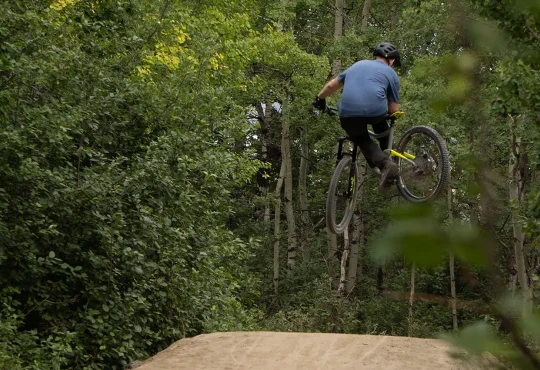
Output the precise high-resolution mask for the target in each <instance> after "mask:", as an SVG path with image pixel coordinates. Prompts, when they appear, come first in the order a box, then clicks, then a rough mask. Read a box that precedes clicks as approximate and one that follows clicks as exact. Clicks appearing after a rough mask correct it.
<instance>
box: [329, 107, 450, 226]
mask: <svg viewBox="0 0 540 370" xmlns="http://www.w3.org/2000/svg"><path fill="white" fill-rule="evenodd" d="M336 111H337V109H336V108H333V107H327V108H326V111H325V112H326V113H328V114H330V115H335V112H336ZM404 114H405V113H403V112H395V113H393V114H392V115H388V116H387V118H386V120H387V122H388V123H389V126H390V128H389V129H388V130H387V131H385V132H383V133H380V134H375V133H374V132H372V131H369V135H370V136H371V137H373V138H376V139H377V138H382V137H386V136H389V148H388V149H386V150H385V152H386V153H388V154H389V155H390V157H391V158H392V159H393V160H394V161H395V162H396V163H397V165H398V167H399V175H398V176H397V178H395V179H393V180H391V183H390V185H392V182H393V183H395V184H396V186H397V189H398V192H399V194H401V196H402V197H403V198H405V199H406V200H408V201H409V202H412V203H424V202H428V201H432V200H434V199H436V198H437V197H438V196H439V195H440V193H441V192H442V191H443V189H444V187H445V185H446V183H447V181H448V172H449V170H450V161H449V158H448V149H447V148H446V143H445V141H444V139H443V138H442V137H441V135H440V134H439V133H438V132H437V131H435V130H434V129H432V128H431V127H427V126H415V127H412V128H410V129H409V130H407V131H406V132H405V133H404V134H403V136H402V137H401V139H400V140H399V142H398V145H397V147H396V150H393V149H392V142H393V138H394V126H395V124H396V121H397V120H398V119H400V118H401V117H403V116H404ZM357 155H358V146H357V145H356V144H355V143H354V142H353V141H352V140H351V138H349V137H340V138H339V139H338V153H337V160H336V169H335V170H334V174H333V176H332V180H331V181H330V187H329V188H328V198H327V201H326V224H327V226H328V229H330V231H331V232H333V233H334V234H338V233H342V232H343V231H345V229H346V228H347V227H348V225H349V222H350V220H351V217H352V215H353V213H354V210H355V207H356V199H357V197H358V190H359V188H360V186H362V184H359V183H358V180H359V178H360V176H359V171H358V165H357ZM367 167H369V166H367ZM371 170H372V171H373V172H374V173H375V174H376V175H378V176H380V174H381V173H380V170H379V169H378V168H376V167H375V168H371Z"/></svg>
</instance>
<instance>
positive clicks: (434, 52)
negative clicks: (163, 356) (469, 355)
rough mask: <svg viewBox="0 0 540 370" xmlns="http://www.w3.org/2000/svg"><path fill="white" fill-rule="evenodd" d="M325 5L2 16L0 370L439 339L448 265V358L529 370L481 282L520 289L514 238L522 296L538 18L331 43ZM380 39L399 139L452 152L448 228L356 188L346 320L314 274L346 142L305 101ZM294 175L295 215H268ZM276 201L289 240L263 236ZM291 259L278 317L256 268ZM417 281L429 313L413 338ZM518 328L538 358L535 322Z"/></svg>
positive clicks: (125, 6) (385, 22)
mask: <svg viewBox="0 0 540 370" xmlns="http://www.w3.org/2000/svg"><path fill="white" fill-rule="evenodd" d="M366 4H368V5H369V4H371V7H370V8H369V9H368V8H366ZM334 5H335V4H334V1H329V0H294V1H293V0H288V1H278V2H276V1H274V2H271V1H267V0H257V1H255V0H248V1H241V2H238V1H222V0H219V1H218V0H203V1H191V0H185V1H182V2H174V1H169V0H164V1H162V2H148V1H143V0H121V1H110V0H95V1H81V0H55V1H48V0H32V1H22V0H15V1H4V2H3V3H2V13H1V14H0V41H1V42H0V158H1V159H0V368H5V369H18V368H33V369H49V368H50V369H61V368H70V369H71V368H77V369H78V368H80V369H100V368H103V369H105V368H107V369H109V368H116V369H121V368H126V367H127V366H128V365H129V364H130V363H131V362H132V361H134V360H136V359H143V358H146V357H148V356H150V355H152V354H154V353H155V352H157V351H159V350H161V349H163V348H165V347H166V346H167V345H169V344H170V343H172V342H173V341H174V340H177V339H179V338H182V337H185V336H192V335H196V334H199V333H203V332H210V331H226V330H252V329H271V330H286V331H289V330H301V331H330V332H347V333H370V334H374V333H375V334H381V333H386V334H393V335H406V334H407V333H411V332H412V334H413V335H417V336H422V337H433V336H435V335H436V334H437V333H439V332H441V331H446V330H450V329H451V328H452V316H451V312H450V310H449V309H447V307H446V306H445V305H446V298H445V297H447V296H449V295H450V287H449V278H448V270H447V267H446V266H447V256H448V253H449V252H452V253H453V254H454V255H455V256H456V258H457V259H458V262H457V265H456V267H457V273H456V275H457V277H456V285H457V292H458V298H459V300H462V301H463V305H462V307H463V309H460V311H459V313H458V319H459V323H460V325H466V324H468V323H473V322H475V321H477V320H478V319H481V318H483V321H484V322H485V323H486V324H476V325H475V326H472V327H470V328H468V329H466V330H465V331H464V332H463V334H462V337H461V338H462V339H457V342H458V343H461V344H464V345H465V346H466V347H467V348H469V349H472V350H477V351H478V352H481V351H483V350H485V349H490V350H492V351H494V352H497V351H498V352H499V353H498V354H501V355H502V356H506V358H508V359H509V360H511V361H513V362H514V363H516V364H528V362H527V359H526V358H524V357H522V356H521V355H520V352H519V351H515V348H513V349H512V350H508V348H507V347H505V345H504V341H502V340H499V339H497V338H496V336H495V334H493V330H492V329H491V327H492V326H494V324H497V325H499V324H501V323H503V322H504V320H501V316H500V315H499V316H498V315H495V314H493V313H492V312H491V311H489V305H490V304H491V303H493V302H494V301H495V300H496V298H497V296H498V294H499V292H498V286H497V285H498V284H499V283H500V284H499V285H500V286H503V285H505V284H508V285H509V286H511V285H512V284H511V281H512V279H514V288H513V289H514V290H515V286H516V283H515V275H516V273H515V268H514V265H515V262H514V249H513V244H512V243H514V242H515V239H516V238H515V234H514V228H515V227H517V228H518V229H523V230H525V231H526V232H527V235H526V236H525V237H524V239H523V242H524V246H525V247H524V248H525V249H524V250H525V259H526V261H527V266H526V270H527V271H526V277H527V279H528V281H530V282H534V283H531V284H532V286H533V288H536V287H535V286H534V285H535V284H537V281H538V261H540V255H539V254H538V251H537V249H536V247H537V246H538V237H539V235H540V224H539V221H538V220H539V219H540V211H539V209H540V197H539V195H538V194H539V193H538V191H539V189H537V184H536V185H535V181H537V179H538V176H539V171H538V170H539V167H538V166H539V162H540V158H539V157H538V153H539V152H540V151H539V146H538V139H539V138H538V130H537V128H538V111H540V109H538V108H539V107H540V100H539V98H538V94H537V91H538V90H539V88H540V79H539V65H538V42H539V40H538V32H537V27H538V19H539V12H538V11H539V9H540V8H539V7H538V2H536V1H526V0H523V1H510V0H507V1H495V0H493V1H476V0H471V1H466V0H463V1H449V2H439V1H431V0H430V1H413V0H410V1H395V0H384V1H378V2H371V3H370V2H364V1H353V0H351V1H347V4H346V5H347V6H346V9H345V11H344V22H343V26H344V29H345V33H344V35H343V37H339V38H337V39H336V38H335V37H334V21H335V20H334V12H335V7H334ZM380 40H387V41H391V42H393V43H395V44H397V45H398V46H399V47H400V49H401V50H402V54H403V60H404V62H405V63H404V67H403V68H401V70H399V71H398V73H399V74H400V77H401V82H402V94H401V95H402V100H403V101H402V109H403V110H405V111H406V116H405V118H404V119H403V120H400V121H399V124H398V127H397V130H398V132H402V131H404V130H406V129H407V128H409V127H411V126H413V125H428V126H431V127H434V128H436V129H437V130H438V131H439V132H440V133H441V134H443V136H444V137H445V138H446V140H447V145H448V147H449V150H450V153H451V161H452V182H451V191H450V198H449V199H450V201H449V204H450V205H451V206H452V209H451V210H448V209H447V208H446V207H445V206H443V205H442V203H443V202H441V204H437V205H436V206H435V207H414V208H407V207H405V208H404V207H401V206H396V205H397V204H398V202H396V201H395V200H393V199H391V198H392V193H390V194H382V195H381V194H378V193H377V192H376V188H377V184H376V179H375V178H374V177H373V176H366V180H365V183H364V188H363V198H362V200H361V201H360V204H359V210H361V215H362V216H361V223H362V233H361V244H362V245H363V246H364V247H365V248H363V249H361V250H360V251H359V255H360V258H359V262H358V266H357V267H358V272H357V285H356V286H355V287H354V289H352V291H350V292H348V295H347V296H346V297H344V296H343V295H342V294H336V292H337V285H338V284H337V283H338V282H337V280H336V276H337V275H338V274H339V273H338V271H339V261H340V259H341V257H342V256H343V249H342V246H341V245H342V241H343V240H342V239H341V237H340V238H338V242H339V245H340V246H339V248H337V250H334V251H332V250H331V244H330V247H329V242H328V235H327V233H326V230H325V229H324V222H323V221H324V218H323V215H324V207H325V198H326V191H327V186H328V181H329V178H330V174H331V172H332V171H333V168H334V166H335V158H334V154H333V153H334V147H335V143H336V139H337V138H338V137H339V136H341V135H342V134H343V132H342V131H341V130H340V128H339V124H338V122H337V120H336V119H335V117H328V116H325V115H317V114H315V113H314V112H313V111H312V108H311V105H310V102H311V100H312V98H313V97H314V95H315V94H316V93H317V92H318V91H319V90H320V88H321V87H322V86H323V84H324V82H325V81H326V80H327V79H328V77H329V71H330V69H331V68H330V64H331V62H332V61H333V60H335V59H339V60H340V61H341V63H342V69H343V68H345V67H346V66H348V65H349V64H350V63H352V62H354V61H356V60H359V59H363V58H370V57H371V49H370V48H371V47H372V46H373V45H374V44H375V43H377V42H379V41H380ZM338 99H339V96H338V95H336V96H333V97H332V98H330V99H328V100H329V103H330V104H333V105H335V103H337V100H338ZM284 128H288V129H289V128H290V131H287V130H288V129H287V130H285V129H284ZM285 132H288V135H289V139H290V142H289V145H290V153H288V152H287V153H284V152H283V150H287V151H289V149H287V146H283V142H282V135H284V133H285ZM516 138H519V142H518V143H517V144H516V140H514V144H516V145H517V146H516V145H514V148H512V147H511V145H510V142H511V139H516ZM516 148H517V149H516ZM289 154H290V158H291V166H292V168H291V169H290V170H291V174H292V181H293V184H294V187H293V192H292V198H291V199H288V198H286V197H280V196H279V190H278V196H277V197H271V196H270V195H269V194H271V193H272V192H273V191H274V190H275V188H276V186H277V184H278V182H279V173H280V168H281V164H282V161H284V158H286V157H288V156H289ZM512 155H514V156H515V157H516V162H517V165H518V166H519V171H518V172H519V174H520V176H521V177H519V178H518V179H521V180H522V182H523V184H525V185H524V187H523V188H522V193H520V194H521V195H522V196H521V198H519V199H518V200H516V199H511V198H510V195H509V186H510V185H511V184H513V183H515V181H516V178H517V177H516V176H515V174H514V175H512V174H510V172H509V162H510V163H511V161H510V158H511V157H512ZM306 168H307V171H306V172H305V173H304V174H305V179H304V181H305V184H306V185H305V188H304V184H302V183H301V181H302V176H303V175H302V169H304V170H305V169H306ZM518 172H515V173H518ZM512 176H514V177H512ZM297 184H298V186H297ZM303 189H305V191H304V190H303ZM287 196H288V195H287ZM302 196H304V197H305V199H302V200H300V198H301V197H302ZM280 202H283V204H285V205H292V207H293V210H294V214H293V215H292V217H293V218H296V219H297V225H298V228H297V229H296V230H297V231H295V232H294V235H287V232H290V229H287V231H282V232H281V233H279V232H278V233H276V234H275V236H274V235H273V233H272V231H271V227H272V226H274V227H275V225H276V223H275V221H277V225H279V224H280V222H281V223H282V224H283V225H282V226H284V225H285V222H286V217H285V216H283V219H281V216H280V215H279V214H278V215H277V219H274V216H272V217H271V218H270V216H269V215H270V211H272V212H273V211H274V209H275V206H276V205H277V204H278V203H280ZM303 207H304V208H303ZM449 211H450V212H451V215H452V217H450V215H449ZM306 215H307V217H306ZM290 216H291V215H290V214H289V215H287V218H290ZM451 218H453V219H454V220H455V221H454V222H451V220H450V219H451ZM287 221H288V220H287ZM299 221H301V222H299ZM284 229H285V228H284V227H283V230H284ZM294 238H298V239H301V241H300V243H298V245H301V247H298V252H299V253H298V256H300V255H302V257H301V258H300V257H298V263H297V265H296V268H295V269H294V270H291V271H286V272H285V271H283V272H282V274H281V276H280V278H279V279H278V280H279V283H280V290H279V293H278V294H277V295H276V294H275V292H274V291H272V285H273V283H274V281H273V276H272V271H271V266H272V260H273V258H274V256H273V253H272V249H271V246H272V245H273V244H274V243H275V242H276V241H280V242H281V246H282V247H281V250H283V251H290V249H291V248H293V247H292V243H291V240H292V239H294ZM357 242H360V241H357ZM299 248H304V249H302V250H300V249H299ZM300 252H301V253H300ZM286 258H287V253H282V254H281V255H280V259H279V260H278V264H280V265H281V266H285V265H286ZM412 264H414V265H415V266H418V269H417V271H416V273H417V292H419V294H424V299H423V300H422V301H421V302H419V303H416V304H415V319H414V320H409V321H407V320H406V317H407V311H408V307H407V303H406V300H407V299H408V293H406V292H405V291H407V290H408V289H409V284H410V275H409V273H410V266H411V265H412ZM494 276H496V277H501V276H502V277H503V278H501V279H495V278H494ZM520 284H521V283H520ZM426 297H427V298H426ZM441 303H442V304H441ZM533 303H534V305H536V304H537V302H536V300H535V301H534V302H533ZM502 311H504V310H502ZM514 311H515V310H514ZM516 325H517V326H516V327H519V328H521V329H523V328H526V329H527V330H528V331H527V334H528V335H529V336H530V337H531V343H535V340H537V339H538V338H537V337H538V330H537V329H538V328H537V327H538V323H537V319H536V318H535V317H534V316H531V315H525V316H523V318H522V319H520V320H518V321H517V324H516ZM521 329H519V330H521ZM524 366H528V365H524Z"/></svg>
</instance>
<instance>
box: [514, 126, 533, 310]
mask: <svg viewBox="0 0 540 370" xmlns="http://www.w3.org/2000/svg"><path fill="white" fill-rule="evenodd" d="M516 121H517V122H516ZM508 122H509V125H510V130H511V132H512V135H511V139H510V149H511V150H510V160H509V163H508V174H509V176H510V182H509V186H508V187H509V196H510V202H511V203H512V204H511V205H510V207H511V208H512V228H513V233H514V256H515V259H516V269H517V280H518V282H519V285H520V287H521V295H522V297H523V314H524V315H525V314H529V313H531V312H532V298H533V291H532V287H531V284H529V279H528V276H527V266H526V263H525V251H524V249H525V248H524V247H525V233H524V231H523V228H522V226H521V223H520V219H519V217H520V213H519V206H520V205H521V204H522V202H523V199H524V193H525V191H524V189H525V181H524V178H523V176H522V174H523V173H524V171H526V168H525V164H524V163H523V161H520V159H521V158H520V157H521V156H522V155H523V144H522V143H521V137H519V136H516V135H515V134H514V133H513V132H514V129H515V127H514V126H515V125H519V123H520V117H519V116H518V117H517V120H516V119H514V118H513V117H511V116H510V117H509V120H508ZM520 162H521V163H520Z"/></svg>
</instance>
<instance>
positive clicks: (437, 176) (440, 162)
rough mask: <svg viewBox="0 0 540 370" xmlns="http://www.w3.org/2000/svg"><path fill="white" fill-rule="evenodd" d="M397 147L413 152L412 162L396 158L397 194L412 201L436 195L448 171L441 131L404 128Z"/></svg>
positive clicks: (446, 154) (446, 155) (444, 181)
mask: <svg viewBox="0 0 540 370" xmlns="http://www.w3.org/2000/svg"><path fill="white" fill-rule="evenodd" d="M397 151H398V152H400V153H407V154H412V155H414V156H415V158H414V159H413V160H412V162H414V164H413V163H411V162H410V161H408V160H405V159H402V158H398V161H397V162H398V166H399V170H400V174H399V177H398V181H397V188H398V191H399V192H400V194H401V195H402V196H403V197H404V198H405V199H407V200H408V201H409V202H412V203H424V202H427V201H431V200H433V199H435V198H437V196H439V194H440V193H441V191H442V190H443V189H444V188H445V186H446V183H447V182H448V172H449V171H450V160H449V158H448V149H447V148H446V143H445V142H444V139H443V138H442V137H441V135H439V133H438V132H437V131H435V130H434V129H432V128H430V127H427V126H416V127H413V128H411V129H409V130H408V131H407V132H405V134H404V135H403V137H402V138H401V140H400V141H399V144H398V146H397Z"/></svg>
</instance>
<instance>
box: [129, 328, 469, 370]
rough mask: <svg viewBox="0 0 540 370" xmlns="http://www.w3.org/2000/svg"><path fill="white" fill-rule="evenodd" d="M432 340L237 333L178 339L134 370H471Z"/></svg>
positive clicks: (340, 335)
mask: <svg viewBox="0 0 540 370" xmlns="http://www.w3.org/2000/svg"><path fill="white" fill-rule="evenodd" d="M449 350H451V347H450V346H449V345H448V344H447V343H445V342H443V341H439V340H436V339H419V338H403V337H389V336H376V335H347V334H319V333H310V334H306V333H270V332H238V333H214V334H205V335H199V336H197V337H194V338H188V339H182V340H180V341H178V342H176V343H174V344H173V345H171V346H170V347H169V348H167V349H166V350H164V351H162V352H160V353H158V354H157V355H156V356H154V357H152V358H151V359H149V360H147V361H145V362H144V363H143V364H142V365H140V366H138V367H137V368H136V370H184V369H185V370H187V369H189V370H199V369H234V370H239V369H256V370H274V369H276V370H288V369H310V370H311V369H313V370H318V369H332V370H337V369H361V370H364V369H366V370H367V369H385V370H386V369H388V370H393V369H396V370H398V369H399V370H413V369H414V370H422V369H425V370H427V369H430V370H431V369H436V370H450V369H452V370H458V369H459V370H462V369H475V367H472V366H471V365H465V364H462V363H460V362H459V361H458V360H455V359H453V358H451V357H450V355H449Z"/></svg>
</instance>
